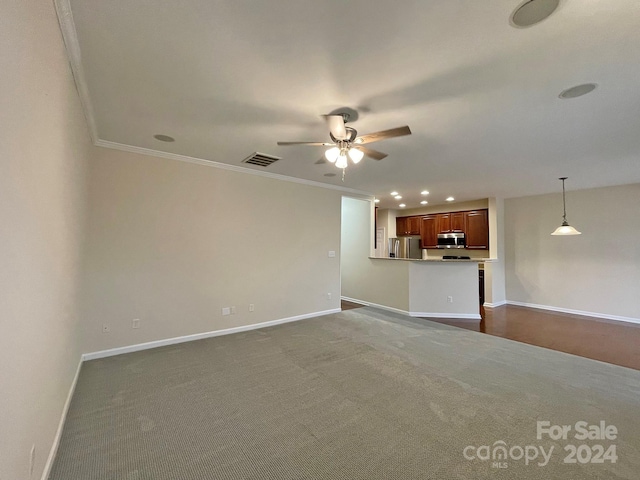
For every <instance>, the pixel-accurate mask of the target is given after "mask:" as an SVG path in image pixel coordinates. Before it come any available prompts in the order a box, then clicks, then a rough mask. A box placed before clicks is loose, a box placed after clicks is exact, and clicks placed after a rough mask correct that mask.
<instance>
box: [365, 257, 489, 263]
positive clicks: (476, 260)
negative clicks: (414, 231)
mask: <svg viewBox="0 0 640 480" xmlns="http://www.w3.org/2000/svg"><path fill="white" fill-rule="evenodd" d="M369 258H370V259H372V260H394V261H401V262H425V263H426V262H439V263H487V262H492V261H493V260H494V259H493V258H471V259H460V258H451V259H446V260H445V259H443V258H427V259H421V258H390V257H369Z"/></svg>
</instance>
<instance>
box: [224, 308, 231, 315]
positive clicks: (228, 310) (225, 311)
mask: <svg viewBox="0 0 640 480" xmlns="http://www.w3.org/2000/svg"><path fill="white" fill-rule="evenodd" d="M222 315H223V316H224V315H231V308H229V307H223V308H222Z"/></svg>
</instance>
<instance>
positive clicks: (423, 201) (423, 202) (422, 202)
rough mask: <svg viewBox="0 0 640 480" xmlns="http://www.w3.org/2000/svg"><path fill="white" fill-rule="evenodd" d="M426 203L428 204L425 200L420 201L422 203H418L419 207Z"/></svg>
mask: <svg viewBox="0 0 640 480" xmlns="http://www.w3.org/2000/svg"><path fill="white" fill-rule="evenodd" d="M427 203H429V202H427V201H426V200H422V201H421V202H420V205H426V204H427Z"/></svg>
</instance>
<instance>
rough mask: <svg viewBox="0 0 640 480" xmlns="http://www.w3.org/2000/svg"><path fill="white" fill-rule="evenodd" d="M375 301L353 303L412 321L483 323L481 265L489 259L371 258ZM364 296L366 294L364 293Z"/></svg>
mask: <svg viewBox="0 0 640 480" xmlns="http://www.w3.org/2000/svg"><path fill="white" fill-rule="evenodd" d="M368 261H369V262H370V265H369V268H367V271H368V272H369V275H370V276H371V277H370V278H369V282H371V283H374V284H382V285H384V286H385V287H386V288H382V289H376V293H375V299H371V301H368V299H367V298H360V299H352V300H354V301H358V302H360V303H367V304H368V305H372V306H379V307H382V308H386V309H391V310H395V311H398V312H399V313H404V314H407V315H411V316H412V317H426V318H429V317H432V318H462V319H476V320H480V318H481V317H480V302H479V300H478V263H482V262H487V261H490V260H489V259H469V260H466V259H465V260H460V259H455V260H444V259H442V258H429V259H425V260H418V259H406V258H388V257H369V258H368ZM363 294H365V292H363Z"/></svg>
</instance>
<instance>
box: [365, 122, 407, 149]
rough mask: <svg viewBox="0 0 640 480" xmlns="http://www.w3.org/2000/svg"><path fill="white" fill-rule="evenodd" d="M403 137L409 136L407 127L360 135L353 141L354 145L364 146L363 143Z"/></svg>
mask: <svg viewBox="0 0 640 480" xmlns="http://www.w3.org/2000/svg"><path fill="white" fill-rule="evenodd" d="M403 135H411V129H409V127H408V126H406V125H405V126H404V127H398V128H392V129H390V130H382V131H380V132H374V133H367V134H365V135H360V136H359V137H357V138H356V139H355V142H354V143H357V144H360V145H364V144H365V143H373V142H379V141H380V140H384V139H386V138H393V137H402V136H403Z"/></svg>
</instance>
